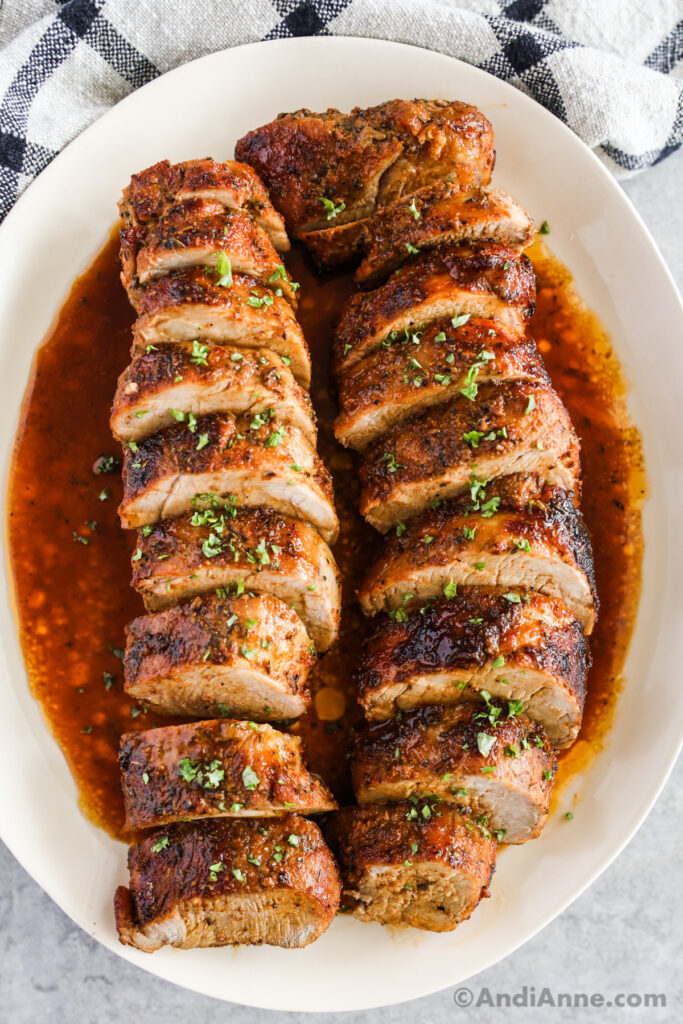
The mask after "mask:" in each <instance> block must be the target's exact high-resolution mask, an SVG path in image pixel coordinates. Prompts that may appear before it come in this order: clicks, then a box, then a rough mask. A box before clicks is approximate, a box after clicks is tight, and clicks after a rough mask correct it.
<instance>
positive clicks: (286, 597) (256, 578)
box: [132, 494, 341, 651]
mask: <svg viewBox="0 0 683 1024" xmlns="http://www.w3.org/2000/svg"><path fill="white" fill-rule="evenodd" d="M194 508H195V511H194V512H193V513H192V514H191V515H186V516H180V517H179V518H177V519H165V520H163V521H161V522H159V523H156V524H155V525H154V526H147V527H144V528H143V529H142V530H141V531H140V532H139V534H138V546H137V547H136V549H135V553H134V555H133V563H132V568H133V579H132V584H133V586H134V587H135V589H136V590H137V591H138V592H139V593H140V594H141V596H142V598H143V600H144V602H145V606H146V608H147V609H148V610H149V611H154V610H159V609H162V608H166V607H168V606H169V605H171V604H173V603H174V602H176V601H178V600H180V599H183V598H189V597H194V596H196V595H198V594H205V593H207V591H213V590H216V589H217V588H219V589H229V590H232V591H233V592H235V591H243V590H247V591H249V592H251V593H255V594H273V595H274V596H275V597H278V598H280V600H282V601H284V602H285V604H287V605H289V606H290V607H291V608H293V609H294V610H295V611H296V613H297V614H298V616H299V618H300V619H301V620H302V621H303V623H304V625H305V626H306V629H307V631H308V633H309V634H310V636H311V638H312V640H313V642H314V643H315V646H316V648H317V649H318V650H319V651H326V650H327V649H328V647H330V646H331V645H332V644H333V643H334V641H335V640H336V638H337V635H338V633H339V620H340V614H341V584H340V579H339V571H338V569H337V565H336V563H335V560H334V556H333V555H332V552H331V551H330V549H329V547H328V546H327V544H326V543H325V541H324V540H322V538H321V537H320V535H319V533H318V532H317V531H316V530H315V529H314V528H313V527H312V526H309V525H308V524H307V523H303V522H301V521H300V520H298V519H292V518H290V517H288V516H282V515H280V514H279V513H277V512H273V511H272V510H271V509H268V508H234V507H231V506H229V505H228V506H225V507H222V508H221V507H220V503H219V501H218V499H215V497H214V496H212V495H207V494H205V495H201V496H199V497H198V498H196V499H195V500H194Z"/></svg>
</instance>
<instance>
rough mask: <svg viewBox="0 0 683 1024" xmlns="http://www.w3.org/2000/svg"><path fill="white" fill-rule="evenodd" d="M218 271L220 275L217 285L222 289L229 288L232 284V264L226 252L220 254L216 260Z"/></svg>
mask: <svg viewBox="0 0 683 1024" xmlns="http://www.w3.org/2000/svg"><path fill="white" fill-rule="evenodd" d="M216 270H217V271H218V273H219V274H220V277H219V278H218V280H217V281H216V284H217V285H218V286H219V287H220V288H229V287H230V285H231V284H232V264H231V263H230V260H229V259H228V254H227V253H226V252H219V253H218V256H217V258H216Z"/></svg>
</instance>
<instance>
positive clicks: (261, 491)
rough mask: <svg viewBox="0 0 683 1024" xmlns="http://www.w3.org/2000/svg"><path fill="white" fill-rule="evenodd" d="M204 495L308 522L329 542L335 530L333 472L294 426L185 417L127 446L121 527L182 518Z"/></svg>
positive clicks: (217, 416)
mask: <svg viewBox="0 0 683 1024" xmlns="http://www.w3.org/2000/svg"><path fill="white" fill-rule="evenodd" d="M206 494H210V495H212V496H217V497H218V498H220V500H221V502H222V503H224V504H226V503H230V504H232V505H242V504H244V505H248V506H250V507H254V506H257V505H269V506H271V507H272V508H273V509H275V511H277V512H280V513H282V514H283V515H289V516H292V517H293V518H296V519H302V520H304V521H307V522H310V523H311V524H312V525H313V526H315V527H316V529H317V530H318V531H319V532H320V535H321V536H322V537H323V539H324V540H326V541H328V542H330V543H333V542H334V540H336V538H337V535H338V532H339V520H338V519H337V514H336V512H335V508H334V495H333V491H332V480H331V477H330V475H329V473H328V472H327V469H326V468H325V466H324V465H323V463H322V461H321V460H320V459H319V457H318V455H317V453H316V451H315V449H314V448H312V447H311V445H310V444H309V443H308V441H307V440H306V438H305V437H304V435H303V434H302V433H301V431H299V430H297V428H296V427H291V426H289V427H288V426H285V425H284V424H281V423H278V422H277V421H276V420H275V419H272V420H270V419H269V420H268V421H267V422H260V421H259V422H258V423H254V421H253V418H252V417H249V416H238V417H235V416H232V415H230V414H228V413H221V414H213V415H210V416H204V417H202V418H201V419H198V420H193V419H192V418H190V417H189V416H188V417H187V418H185V417H183V421H182V422H179V423H177V424H176V425H175V426H173V427H167V428H166V429H165V430H161V431H159V432H158V433H156V434H154V435H152V436H151V437H147V438H145V439H144V440H143V441H141V442H140V444H135V445H134V446H131V445H128V446H127V447H126V450H125V454H124V460H123V500H122V502H121V504H120V505H119V516H120V517H121V524H122V526H123V527H124V529H136V528H137V527H140V526H144V525H149V524H152V523H155V522H157V520H159V519H163V518H174V517H176V516H180V515H184V514H185V513H186V512H188V511H190V510H191V509H192V507H193V502H194V500H195V499H196V498H197V496H198V495H199V496H201V495H206Z"/></svg>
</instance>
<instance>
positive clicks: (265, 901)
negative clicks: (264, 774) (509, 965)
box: [114, 814, 341, 953]
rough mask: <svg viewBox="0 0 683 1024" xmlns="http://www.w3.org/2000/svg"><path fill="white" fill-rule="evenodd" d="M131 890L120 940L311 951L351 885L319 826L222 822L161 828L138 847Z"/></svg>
mask: <svg viewBox="0 0 683 1024" xmlns="http://www.w3.org/2000/svg"><path fill="white" fill-rule="evenodd" d="M128 868H129V870H130V889H127V888H126V887H125V886H119V888H118V889H117V890H116V895H115V897H114V912H115V915H116V928H117V931H118V933H119V941H120V942H122V943H123V944H124V945H128V946H136V947H137V948H138V949H141V950H143V951H144V952H146V953H153V952H154V951H155V950H156V949H160V948H161V947H162V946H164V945H170V946H175V947H176V948H178V949H192V948H194V947H196V946H231V945H261V944H264V943H265V944H268V945H272V946H285V947H287V948H297V947H300V946H307V945H308V943H309V942H313V941H314V940H315V939H317V938H318V936H319V935H321V934H322V933H323V932H324V931H325V930H326V929H327V928H328V927H329V925H330V923H331V922H332V919H333V918H334V915H335V914H336V912H337V909H338V907H339V896H340V892H341V884H340V879H339V873H338V871H337V867H336V865H335V862H334V858H333V857H332V854H331V853H330V851H329V849H328V848H327V846H326V845H325V842H324V841H323V837H322V835H321V834H320V829H319V828H318V827H317V825H314V824H313V822H311V821H307V820H306V819H305V818H301V817H299V816H298V815H295V814H292V815H287V816H286V817H282V818H275V819H271V820H267V821H253V820H251V821H249V820H244V819H240V820H236V819H229V818H216V819H213V820H212V821H206V822H189V823H185V822H182V823H181V822H178V823H176V824H173V825H168V826H166V827H165V828H162V829H155V830H154V831H153V832H151V833H150V834H149V835H147V836H145V838H144V839H143V840H142V841H141V842H139V843H136V844H135V845H134V846H131V847H130V849H129V851H128Z"/></svg>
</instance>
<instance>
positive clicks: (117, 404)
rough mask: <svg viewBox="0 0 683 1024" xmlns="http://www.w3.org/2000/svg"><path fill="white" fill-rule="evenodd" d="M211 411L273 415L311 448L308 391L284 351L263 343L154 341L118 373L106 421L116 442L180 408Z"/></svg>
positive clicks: (173, 418)
mask: <svg viewBox="0 0 683 1024" xmlns="http://www.w3.org/2000/svg"><path fill="white" fill-rule="evenodd" d="M214 412H228V413H232V414H233V415H250V416H253V417H254V419H253V420H252V425H253V424H254V423H262V422H264V421H267V420H268V419H276V420H277V421H278V422H280V423H284V424H285V425H286V426H293V427H296V428H297V429H298V430H300V431H301V432H302V434H303V435H304V436H305V438H306V440H307V441H308V443H309V444H310V445H311V446H313V447H315V444H316V441H317V430H316V421H315V413H314V411H313V406H312V404H311V400H310V397H309V395H308V392H306V391H304V389H303V388H302V387H301V385H300V384H297V382H296V381H295V379H294V376H293V374H292V371H291V370H290V369H289V367H288V366H287V365H285V363H284V362H283V360H282V357H281V356H280V355H278V354H277V353H275V352H272V351H271V350H270V349H266V348H262V349H260V350H258V351H257V350H255V349H244V348H238V347H234V346H233V347H229V348H228V347H226V346H221V345H206V344H202V343H201V342H199V341H197V340H196V339H195V340H194V341H193V342H192V344H189V343H187V342H185V343H178V342H176V343H175V344H168V343H162V344H160V345H155V346H152V351H150V352H145V353H139V354H137V355H136V356H135V358H134V359H133V361H132V363H130V364H129V365H128V366H127V367H126V369H125V370H124V371H123V373H122V374H121V375H120V377H119V379H118V385H117V389H116V395H115V396H114V403H113V406H112V412H111V418H110V421H109V423H110V427H111V431H112V433H113V435H114V437H116V438H117V439H118V440H120V441H140V440H142V439H143V438H144V437H148V436H149V435H150V434H153V433H155V431H157V430H163V429H164V428H165V427H168V426H172V425H173V423H175V422H177V421H178V419H179V418H180V414H181V413H184V414H185V419H186V420H187V419H188V417H189V414H190V413H192V415H194V416H195V417H199V416H204V415H209V414H211V413H214Z"/></svg>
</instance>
